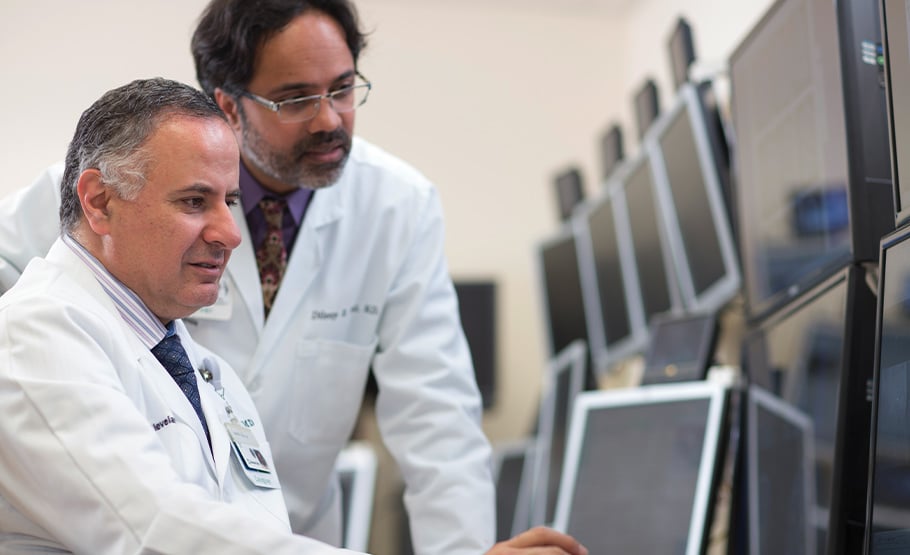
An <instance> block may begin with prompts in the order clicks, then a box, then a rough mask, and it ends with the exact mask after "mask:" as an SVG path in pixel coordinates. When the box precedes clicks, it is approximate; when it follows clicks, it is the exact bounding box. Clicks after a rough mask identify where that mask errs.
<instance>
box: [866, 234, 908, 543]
mask: <svg viewBox="0 0 910 555" xmlns="http://www.w3.org/2000/svg"><path fill="white" fill-rule="evenodd" d="M908 239H910V228H908V227H907V226H904V227H903V228H901V229H899V230H897V231H895V232H894V233H893V234H892V235H890V236H887V237H885V238H884V239H883V240H882V249H881V260H880V261H879V272H880V274H879V275H880V278H879V285H878V300H879V304H878V320H877V324H878V325H877V328H878V331H877V334H876V335H877V344H878V345H877V353H876V360H875V378H874V382H873V388H872V394H873V420H872V423H873V425H872V449H871V457H870V465H869V470H870V472H869V487H868V503H867V515H866V518H867V521H866V545H865V548H866V551H865V552H864V553H866V554H868V555H878V554H884V553H905V552H907V551H908V549H910V240H908Z"/></svg>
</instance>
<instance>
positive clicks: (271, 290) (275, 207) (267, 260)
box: [256, 198, 288, 317]
mask: <svg viewBox="0 0 910 555" xmlns="http://www.w3.org/2000/svg"><path fill="white" fill-rule="evenodd" d="M286 206H287V201H286V200H284V199H274V198H264V199H262V200H261V201H259V208H260V209H261V210H262V214H263V216H265V222H266V233H265V239H264V240H263V241H262V244H261V245H259V248H258V249H256V265H257V266H259V280H260V282H261V283H262V304H263V306H264V307H265V315H266V317H268V315H269V311H270V310H272V302H273V301H274V300H275V294H276V293H277V292H278V286H279V285H281V278H282V277H284V271H285V270H286V269H287V267H288V251H287V247H286V245H285V244H284V235H283V234H282V232H281V220H282V217H283V216H284V209H285V207H286Z"/></svg>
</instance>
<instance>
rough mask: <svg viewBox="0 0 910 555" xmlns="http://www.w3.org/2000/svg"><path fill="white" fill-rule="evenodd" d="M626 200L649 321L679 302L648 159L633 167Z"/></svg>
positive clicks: (642, 293) (646, 316) (626, 180)
mask: <svg viewBox="0 0 910 555" xmlns="http://www.w3.org/2000/svg"><path fill="white" fill-rule="evenodd" d="M624 183H625V187H624V188H623V191H624V198H625V206H626V214H627V217H628V223H629V227H630V232H631V237H632V247H633V252H634V257H635V268H636V272H635V273H636V277H637V279H638V287H639V290H640V293H641V299H642V305H643V307H644V315H645V321H646V322H650V320H651V318H652V317H653V316H654V315H656V314H661V313H664V312H668V311H670V310H675V309H676V308H677V303H676V300H675V298H674V294H675V291H673V290H672V289H671V287H673V285H672V284H673V281H672V280H671V276H672V275H673V274H671V273H670V272H672V271H673V270H672V268H671V267H670V265H669V264H668V258H669V257H668V253H667V251H666V250H665V249H666V246H665V241H664V239H663V237H662V234H661V230H660V227H659V226H660V218H661V216H660V213H659V211H658V209H657V199H656V196H655V185H654V174H653V173H652V170H651V164H650V163H649V161H648V159H647V158H641V159H639V161H638V162H637V163H636V164H635V165H634V166H632V167H631V171H630V173H629V175H628V176H627V177H626V179H625V182H624Z"/></svg>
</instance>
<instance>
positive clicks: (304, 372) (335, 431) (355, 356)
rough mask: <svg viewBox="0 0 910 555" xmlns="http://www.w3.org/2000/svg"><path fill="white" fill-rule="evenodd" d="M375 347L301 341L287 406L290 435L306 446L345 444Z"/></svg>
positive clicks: (358, 410)
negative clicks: (308, 444) (290, 395)
mask: <svg viewBox="0 0 910 555" xmlns="http://www.w3.org/2000/svg"><path fill="white" fill-rule="evenodd" d="M376 343H377V342H376V341H373V342H372V343H370V344H368V345H356V344H352V343H343V342H340V341H327V340H324V339H317V340H305V341H301V342H300V344H299V345H298V349H297V364H296V365H295V366H296V370H295V372H294V388H295V392H294V395H293V396H292V397H291V398H293V399H295V402H294V406H291V407H288V410H290V411H291V412H292V414H291V417H290V432H291V435H292V436H294V437H295V438H297V440H299V441H301V442H305V443H320V444H338V445H341V444H344V443H346V442H347V440H348V438H349V436H350V435H351V432H352V431H353V429H354V424H355V421H356V419H357V415H358V414H359V412H360V405H361V403H362V401H363V393H364V388H365V387H366V379H367V372H368V371H369V368H370V361H371V360H372V358H373V353H374V352H375V351H376Z"/></svg>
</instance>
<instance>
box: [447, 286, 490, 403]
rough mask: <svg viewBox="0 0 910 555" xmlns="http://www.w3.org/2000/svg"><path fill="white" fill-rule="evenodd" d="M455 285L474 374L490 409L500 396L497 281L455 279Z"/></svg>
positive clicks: (482, 397) (484, 401)
mask: <svg viewBox="0 0 910 555" xmlns="http://www.w3.org/2000/svg"><path fill="white" fill-rule="evenodd" d="M454 285H455V293H456V295H457V296H458V313H459V315H460V316H461V327H462V328H463V329H464V335H465V338H466V339H467V341H468V346H469V347H470V349H471V361H472V362H473V363H474V377H475V378H476V380H477V387H478V388H479V389H480V397H481V400H482V401H483V407H484V408H485V409H486V408H490V407H492V406H493V403H494V400H495V396H496V283H495V282H493V281H482V280H477V281H469V280H455V283H454Z"/></svg>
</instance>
